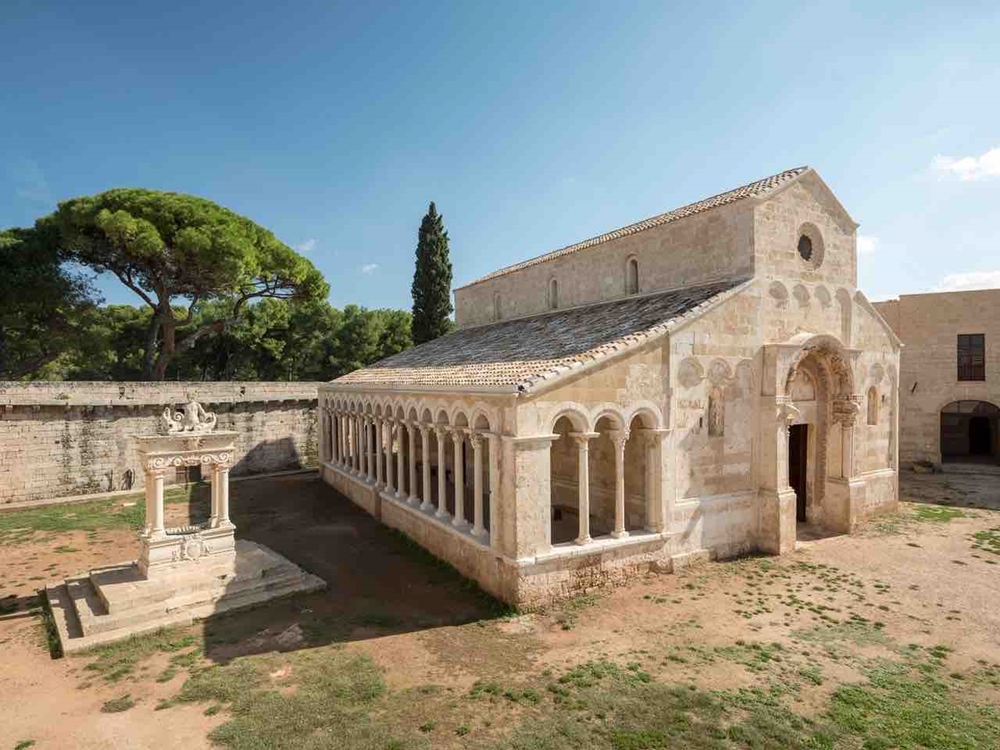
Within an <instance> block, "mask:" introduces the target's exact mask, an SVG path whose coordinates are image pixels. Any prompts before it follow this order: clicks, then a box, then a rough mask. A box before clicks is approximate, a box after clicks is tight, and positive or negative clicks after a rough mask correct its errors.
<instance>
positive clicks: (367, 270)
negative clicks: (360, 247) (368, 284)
mask: <svg viewBox="0 0 1000 750" xmlns="http://www.w3.org/2000/svg"><path fill="white" fill-rule="evenodd" d="M377 270H378V263H365V264H364V265H363V266H361V273H363V274H364V275H365V276H371V275H372V274H373V273H375V272H376V271H377Z"/></svg>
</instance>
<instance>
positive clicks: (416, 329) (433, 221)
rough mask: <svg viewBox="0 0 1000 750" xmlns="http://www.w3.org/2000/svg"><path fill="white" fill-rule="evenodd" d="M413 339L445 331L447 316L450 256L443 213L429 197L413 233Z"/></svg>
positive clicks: (433, 336)
mask: <svg viewBox="0 0 1000 750" xmlns="http://www.w3.org/2000/svg"><path fill="white" fill-rule="evenodd" d="M411 292H412V295H413V343H414V344H422V343H424V342H425V341H431V340H432V339H436V338H438V337H439V336H443V335H444V334H446V333H448V332H449V331H450V330H451V328H452V322H451V319H450V318H449V317H448V316H449V315H451V310H452V307H451V260H450V258H449V257H448V232H446V231H445V228H444V217H443V216H441V215H440V214H439V213H438V212H437V207H436V206H435V205H434V202H433V201H431V205H430V207H429V208H428V209H427V214H426V215H425V216H424V218H423V221H421V222H420V232H419V234H418V237H417V263H416V268H415V270H414V272H413V286H412V287H411Z"/></svg>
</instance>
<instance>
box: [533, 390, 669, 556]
mask: <svg viewBox="0 0 1000 750" xmlns="http://www.w3.org/2000/svg"><path fill="white" fill-rule="evenodd" d="M660 425H661V421H660V418H659V415H658V414H657V413H656V412H655V411H654V410H652V409H650V408H646V407H641V408H637V409H633V410H631V411H630V412H627V413H625V414H623V413H622V412H621V411H620V410H613V409H607V408H604V409H596V410H594V411H593V412H590V411H588V410H585V409H583V408H580V407H578V406H577V407H569V408H563V409H561V410H559V411H558V412H557V413H556V414H555V417H554V420H553V422H552V427H551V430H552V444H551V447H550V464H549V465H550V472H551V476H550V488H551V492H550V527H549V542H550V544H551V545H560V544H577V545H586V544H589V543H591V542H592V541H593V540H594V539H600V538H602V537H610V538H615V539H621V538H624V537H627V536H629V534H630V533H633V532H635V531H640V530H648V531H660V530H662V519H661V518H660V510H659V498H660V476H661V472H660V471H659V469H660V466H661V465H662V464H661V458H660V443H661V438H662V435H663V434H664V432H665V431H664V430H662V429H661V428H660Z"/></svg>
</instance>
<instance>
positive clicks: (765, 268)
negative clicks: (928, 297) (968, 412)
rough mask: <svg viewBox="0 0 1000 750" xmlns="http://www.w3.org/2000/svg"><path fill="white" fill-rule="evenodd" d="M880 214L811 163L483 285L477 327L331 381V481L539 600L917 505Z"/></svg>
mask: <svg viewBox="0 0 1000 750" xmlns="http://www.w3.org/2000/svg"><path fill="white" fill-rule="evenodd" d="M856 229H857V224H856V223H855V222H854V221H853V220H852V219H851V217H850V215H849V214H848V213H847V211H846V210H845V209H844V207H843V206H842V205H841V204H840V202H839V201H838V200H837V198H836V196H834V194H833V193H832V192H831V191H830V189H829V188H828V187H827V186H826V184H825V183H824V182H823V181H822V179H820V177H819V175H818V174H817V173H816V172H815V171H814V170H812V169H810V168H808V167H802V168H798V169H792V170H789V171H786V172H782V173H780V174H777V175H774V176H772V177H768V178H766V179H763V180H759V181H757V182H753V183H750V184H748V185H744V186H742V187H739V188H736V189H735V190H730V191H728V192H725V193H722V194H720V195H717V196H714V197H712V198H708V199H706V200H702V201H699V202H697V203H693V204H690V205H688V206H684V207H683V208H679V209H677V210H674V211H670V212H668V213H665V214H661V215H659V216H655V217H653V218H650V219H646V220H645V221H641V222H639V223H637V224H633V225H631V226H627V227H623V228H621V229H617V230H615V231H613V232H609V233H607V234H603V235H600V236H599V237H594V238H592V239H589V240H585V241H583V242H580V243H577V244H575V245H570V246H568V247H565V248H562V249H560V250H556V251H554V252H550V253H548V254H546V255H542V256H539V257H537V258H533V259H531V260H528V261H525V262H522V263H518V264H516V265H513V266H510V267H508V268H504V269H501V270H499V271H496V272H494V273H491V274H489V275H488V276H486V277H484V278H482V279H479V280H478V281H475V282H473V283H471V284H468V285H466V286H463V287H460V288H458V289H456V290H455V307H456V321H457V324H458V328H457V330H456V331H455V332H454V333H452V334H449V335H448V336H445V337H443V338H440V339H437V340H435V341H432V342H429V343H426V344H423V345H422V346H417V347H415V348H413V349H410V350H408V351H405V352H402V353H400V354H397V355H395V356H393V357H390V358H388V359H385V360H383V361H381V362H378V363H376V364H375V365H372V366H371V367H368V368H366V369H363V370H359V371H355V372H352V373H350V374H348V375H345V376H344V377H342V378H339V379H337V380H335V381H333V382H331V383H328V384H326V385H323V386H321V387H320V392H319V405H320V418H321V439H320V457H321V469H320V471H321V473H322V476H323V478H324V479H325V481H327V482H328V483H330V484H331V485H333V486H334V487H336V488H337V489H338V490H339V491H340V492H341V493H343V494H344V495H346V496H347V497H349V498H351V500H353V501H354V502H355V503H357V504H358V505H360V506H361V507H363V508H365V509H366V510H367V511H368V512H370V513H372V514H373V515H375V516H376V517H377V518H380V519H381V520H382V522H383V523H386V524H388V525H389V526H392V527H394V528H397V529H400V530H402V531H403V532H404V533H406V534H407V535H409V536H410V537H412V538H413V539H415V540H416V541H417V542H418V543H420V544H421V545H423V546H424V547H425V548H427V549H428V550H430V551H431V552H433V553H434V554H435V555H437V556H439V557H441V558H443V559H445V560H447V561H448V562H449V563H451V564H452V565H454V566H455V567H456V568H457V569H458V570H460V571H461V572H462V573H463V574H465V575H467V576H469V577H470V578H473V579H475V580H476V581H478V582H479V584H480V585H481V586H482V587H483V588H484V589H486V590H487V591H489V592H491V593H493V594H494V595H496V596H497V597H499V598H501V599H503V600H505V601H508V602H512V603H516V604H519V605H528V606H530V605H533V604H540V603H544V602H545V601H548V600H551V599H554V598H559V597H564V596H570V595H573V594H576V593H579V592H582V591H586V590H587V589H590V588H592V587H594V586H598V585H601V584H605V583H614V582H617V581H621V580H625V579H627V578H629V577H632V576H635V575H639V574H641V573H642V572H644V571H645V570H647V569H649V568H650V566H653V565H655V566H656V567H657V569H660V570H663V569H669V568H670V566H679V565H683V564H684V563H685V562H687V561H689V560H691V559H693V558H694V559H696V558H704V557H719V558H723V557H730V556H733V555H738V554H742V553H746V552H750V551H753V550H761V551H765V552H768V553H773V554H782V553H785V552H788V551H790V550H792V549H793V548H794V545H795V541H796V536H797V535H798V534H800V533H802V532H807V533H811V531H812V530H811V529H810V527H820V528H823V529H825V530H826V531H833V532H848V531H850V530H851V529H852V528H854V527H855V525H856V524H857V523H858V522H859V521H861V520H862V519H865V518H867V517H869V516H872V515H873V514H876V513H880V512H883V511H887V510H891V509H893V508H894V507H895V505H896V502H897V476H896V464H897V434H898V429H897V421H898V411H899V409H898V403H897V383H898V366H899V352H900V344H899V340H898V339H897V337H896V335H895V334H894V333H893V331H892V329H891V328H890V327H889V326H888V325H887V324H886V323H885V321H884V320H883V319H882V317H881V316H880V315H879V314H878V313H877V312H876V311H875V309H874V308H873V307H872V305H871V304H870V303H869V302H868V300H867V299H866V298H865V296H864V295H863V294H862V293H861V292H860V291H859V290H858V289H857V249H856V237H855V232H856Z"/></svg>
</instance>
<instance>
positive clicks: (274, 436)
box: [0, 381, 319, 505]
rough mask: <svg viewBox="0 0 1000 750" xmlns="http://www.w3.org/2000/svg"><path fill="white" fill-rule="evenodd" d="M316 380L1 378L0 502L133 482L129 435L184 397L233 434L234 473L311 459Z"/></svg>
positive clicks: (148, 427) (139, 479) (136, 481)
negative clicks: (158, 381)
mask: <svg viewBox="0 0 1000 750" xmlns="http://www.w3.org/2000/svg"><path fill="white" fill-rule="evenodd" d="M318 386H319V384H318V383H260V382H252V383H251V382H247V383H241V382H227V383H198V382H173V383H171V382H165V383H148V382H142V383H131V382H127V383H106V382H3V381H0V505H3V504H6V503H15V502H18V503H19V502H32V501H44V500H49V499H52V498H58V497H70V496H73V495H82V494H89V493H98V492H112V491H116V490H129V489H140V488H141V487H142V483H143V474H142V470H141V468H140V466H139V464H138V461H137V457H136V450H135V445H134V441H133V439H132V438H133V437H134V436H136V435H152V434H155V432H156V430H157V423H158V421H159V419H160V415H161V414H162V413H163V408H164V406H166V405H172V406H177V405H179V404H182V403H184V402H185V401H187V400H189V399H190V398H193V399H195V400H196V401H200V402H201V403H202V404H203V405H204V407H205V409H206V410H208V411H214V412H216V413H217V414H218V417H219V423H218V426H219V429H223V430H235V431H237V432H238V433H239V438H238V440H237V456H236V463H235V464H234V466H233V470H232V474H233V475H234V476H240V475H247V474H258V473H266V472H272V471H283V470H286V469H295V468H301V467H303V466H312V465H315V464H316V458H317V455H316V454H317V437H318V429H317V427H316V404H317V392H318ZM195 471H196V470H195ZM185 478H187V479H196V478H197V475H196V474H189V475H187V476H186V477H185V475H184V474H183V473H179V474H178V475H177V476H176V477H169V478H168V482H169V481H170V480H171V479H173V480H174V481H175V482H182V481H184V480H185Z"/></svg>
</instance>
